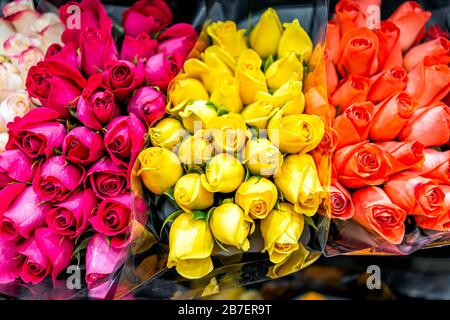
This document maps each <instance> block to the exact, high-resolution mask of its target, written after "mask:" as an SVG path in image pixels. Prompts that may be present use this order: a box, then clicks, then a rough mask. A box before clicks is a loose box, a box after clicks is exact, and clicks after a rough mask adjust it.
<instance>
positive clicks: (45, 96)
mask: <svg viewBox="0 0 450 320" xmlns="http://www.w3.org/2000/svg"><path fill="white" fill-rule="evenodd" d="M26 87H27V92H28V94H29V95H30V97H32V98H36V99H37V100H39V102H40V104H41V105H42V107H47V108H50V109H54V110H56V111H58V113H59V116H60V117H62V118H68V117H69V116H70V113H69V108H70V107H71V104H72V103H74V101H75V100H76V99H77V98H78V97H79V96H80V95H81V90H82V88H84V87H86V80H85V79H84V78H83V76H82V75H81V73H80V72H79V71H78V70H77V69H75V68H74V67H72V66H71V65H70V64H67V63H65V62H62V61H58V60H54V61H41V62H39V63H38V64H37V65H35V66H33V67H31V68H30V71H29V72H28V76H27V80H26Z"/></svg>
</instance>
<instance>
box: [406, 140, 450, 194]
mask: <svg viewBox="0 0 450 320" xmlns="http://www.w3.org/2000/svg"><path fill="white" fill-rule="evenodd" d="M423 155H424V157H425V161H424V163H423V164H422V166H421V167H420V168H417V169H415V170H412V172H414V173H416V174H417V175H419V176H422V177H425V178H429V179H433V180H434V181H436V182H438V183H442V184H447V185H450V150H447V151H444V152H441V151H437V150H434V149H425V150H424V151H423Z"/></svg>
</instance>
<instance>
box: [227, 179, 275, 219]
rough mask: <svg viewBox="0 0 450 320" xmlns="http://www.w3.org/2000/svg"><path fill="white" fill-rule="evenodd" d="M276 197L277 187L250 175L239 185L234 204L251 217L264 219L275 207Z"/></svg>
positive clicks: (266, 180) (268, 181)
mask: <svg viewBox="0 0 450 320" xmlns="http://www.w3.org/2000/svg"><path fill="white" fill-rule="evenodd" d="M277 199H278V190H277V187H276V186H275V185H274V184H273V183H272V182H271V181H270V180H268V179H266V178H262V177H260V178H258V177H250V179H248V180H247V181H244V182H243V183H242V184H241V185H240V186H239V188H238V189H237V190H236V195H235V202H236V204H237V205H239V206H240V207H241V208H242V209H244V213H245V215H246V216H250V218H252V219H264V218H265V217H266V216H267V215H268V214H269V212H270V211H272V209H273V208H274V207H275V204H276V202H277Z"/></svg>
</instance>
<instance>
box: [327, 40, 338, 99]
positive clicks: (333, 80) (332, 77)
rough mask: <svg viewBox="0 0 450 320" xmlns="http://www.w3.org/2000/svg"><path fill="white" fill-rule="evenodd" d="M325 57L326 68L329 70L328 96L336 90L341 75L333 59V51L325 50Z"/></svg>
mask: <svg viewBox="0 0 450 320" xmlns="http://www.w3.org/2000/svg"><path fill="white" fill-rule="evenodd" d="M324 58H325V69H326V72H327V90H328V96H329V97H331V94H332V93H333V92H334V91H335V90H336V88H337V86H338V83H339V77H338V74H337V71H336V67H335V66H334V63H333V61H332V60H331V51H330V50H328V49H327V50H325V52H324Z"/></svg>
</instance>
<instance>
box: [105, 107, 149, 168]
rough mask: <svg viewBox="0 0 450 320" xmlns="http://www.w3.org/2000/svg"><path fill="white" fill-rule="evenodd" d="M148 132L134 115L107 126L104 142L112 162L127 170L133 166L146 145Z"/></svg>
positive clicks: (117, 119)
mask: <svg viewBox="0 0 450 320" xmlns="http://www.w3.org/2000/svg"><path fill="white" fill-rule="evenodd" d="M146 131H147V130H146V128H145V125H144V124H143V123H142V122H141V121H140V120H139V118H138V117H137V116H136V115H134V114H133V113H130V115H129V116H121V117H117V118H115V119H114V120H113V121H111V122H110V124H108V125H107V126H106V133H105V137H104V141H105V147H106V151H107V152H108V153H109V155H110V156H111V159H112V161H113V162H114V163H116V164H117V165H123V166H125V167H126V168H128V165H129V164H130V163H131V164H133V163H134V160H135V159H136V157H137V155H138V154H139V152H140V151H141V149H142V146H143V144H144V136H145V133H146Z"/></svg>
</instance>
